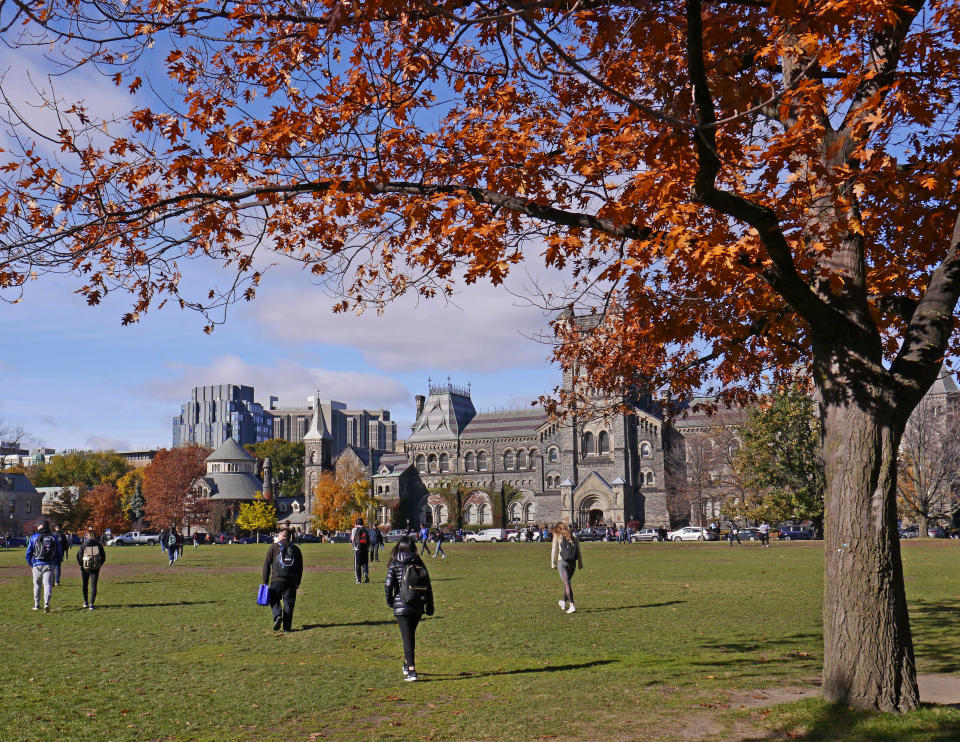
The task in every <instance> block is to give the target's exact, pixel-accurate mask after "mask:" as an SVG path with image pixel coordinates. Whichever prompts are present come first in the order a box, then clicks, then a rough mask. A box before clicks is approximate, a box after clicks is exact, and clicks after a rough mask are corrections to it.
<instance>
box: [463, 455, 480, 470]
mask: <svg viewBox="0 0 960 742" xmlns="http://www.w3.org/2000/svg"><path fill="white" fill-rule="evenodd" d="M463 468H464V469H466V470H467V471H473V470H474V469H476V468H477V457H476V456H474V455H473V451H471V452H470V453H468V454H467V455H466V456H464V457H463Z"/></svg>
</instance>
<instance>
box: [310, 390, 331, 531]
mask: <svg viewBox="0 0 960 742" xmlns="http://www.w3.org/2000/svg"><path fill="white" fill-rule="evenodd" d="M303 446H304V458H303V460H304V466H303V484H304V490H305V493H304V494H305V497H304V509H305V510H306V512H307V514H308V517H309V514H310V513H312V512H313V492H314V490H315V489H316V486H317V482H319V481H320V474H321V472H324V471H330V470H331V469H332V468H333V436H332V435H330V428H329V426H328V425H327V423H326V421H325V420H324V419H323V411H322V410H321V405H320V393H319V391H318V392H317V396H316V397H314V402H313V419H312V420H311V422H310V430H309V431H307V434H306V435H305V436H304V437H303Z"/></svg>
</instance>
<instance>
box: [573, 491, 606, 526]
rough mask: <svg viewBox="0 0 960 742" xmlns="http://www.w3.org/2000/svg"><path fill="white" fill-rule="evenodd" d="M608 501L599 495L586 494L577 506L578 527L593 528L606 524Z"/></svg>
mask: <svg viewBox="0 0 960 742" xmlns="http://www.w3.org/2000/svg"><path fill="white" fill-rule="evenodd" d="M609 510H610V503H609V502H607V501H606V498H604V497H601V496H600V495H596V494H592V495H587V496H586V497H584V498H583V499H582V500H581V501H580V505H579V507H578V508H577V525H578V526H579V527H580V528H587V527H590V528H594V527H596V526H601V525H606V521H607V513H608V511H609Z"/></svg>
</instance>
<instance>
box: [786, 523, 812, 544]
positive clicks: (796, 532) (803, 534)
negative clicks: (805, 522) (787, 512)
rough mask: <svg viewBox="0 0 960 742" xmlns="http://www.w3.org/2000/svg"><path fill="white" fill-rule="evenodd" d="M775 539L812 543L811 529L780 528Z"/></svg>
mask: <svg viewBox="0 0 960 742" xmlns="http://www.w3.org/2000/svg"><path fill="white" fill-rule="evenodd" d="M777 538H778V539H780V540H781V541H812V540H813V529H812V528H810V527H809V526H780V528H778V529H777Z"/></svg>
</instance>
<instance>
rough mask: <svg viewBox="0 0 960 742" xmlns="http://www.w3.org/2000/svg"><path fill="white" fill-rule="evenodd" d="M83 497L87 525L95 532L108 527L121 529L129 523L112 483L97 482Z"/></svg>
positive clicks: (101, 531)
mask: <svg viewBox="0 0 960 742" xmlns="http://www.w3.org/2000/svg"><path fill="white" fill-rule="evenodd" d="M84 499H85V500H86V503H87V507H88V508H89V514H88V515H87V526H89V527H90V528H92V529H93V530H94V531H96V532H97V533H103V532H104V531H106V530H107V529H108V528H109V529H112V530H114V531H118V530H123V529H125V528H126V527H127V526H128V525H129V521H128V520H127V517H126V515H124V512H123V507H122V503H121V499H120V493H119V492H118V491H117V488H116V487H115V486H114V485H112V484H109V483H104V484H98V485H96V486H95V487H93V488H92V489H91V490H90V491H89V492H88V493H87V494H86V496H85V498H84Z"/></svg>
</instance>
